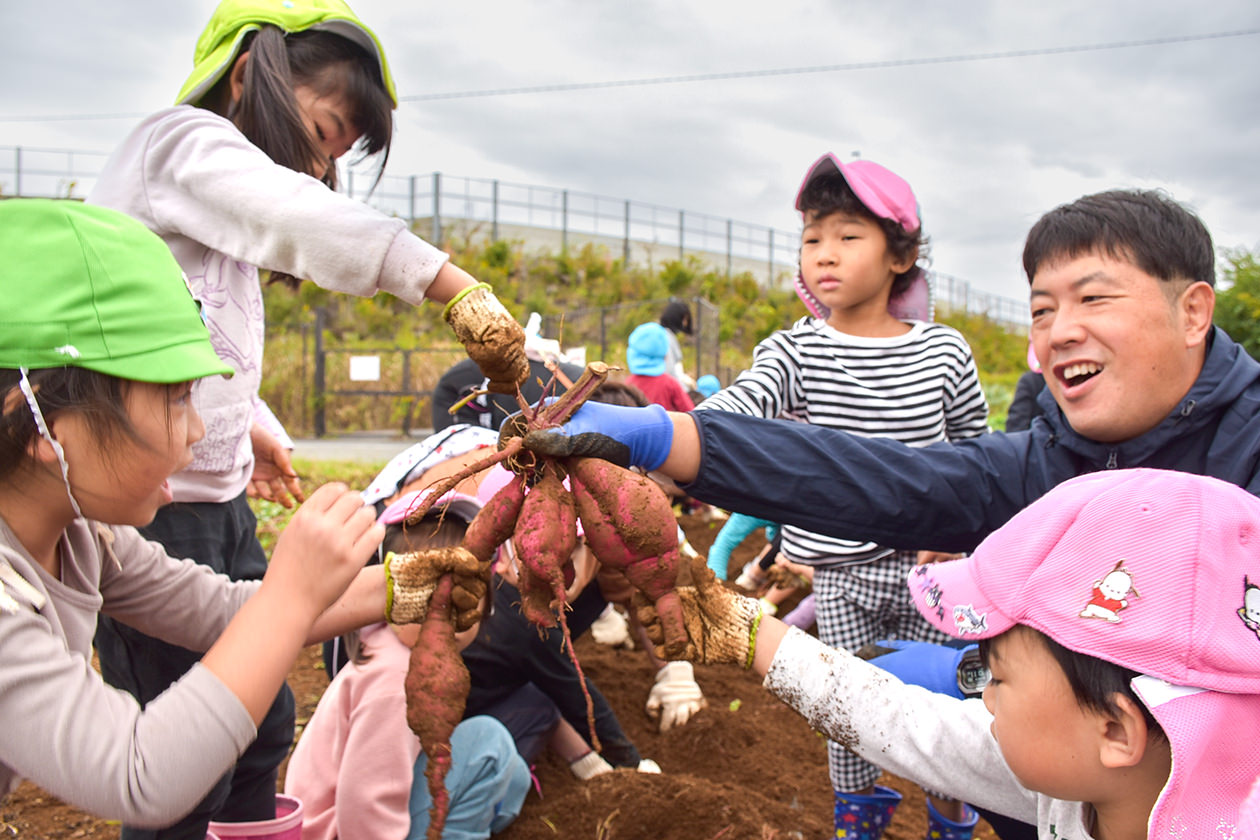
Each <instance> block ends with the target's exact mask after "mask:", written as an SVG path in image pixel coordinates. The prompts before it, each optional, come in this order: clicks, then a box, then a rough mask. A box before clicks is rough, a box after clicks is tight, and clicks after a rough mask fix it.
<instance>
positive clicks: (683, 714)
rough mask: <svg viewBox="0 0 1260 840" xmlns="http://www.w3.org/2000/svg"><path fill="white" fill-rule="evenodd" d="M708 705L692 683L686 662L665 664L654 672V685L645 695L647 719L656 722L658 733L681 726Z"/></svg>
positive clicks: (690, 671)
mask: <svg viewBox="0 0 1260 840" xmlns="http://www.w3.org/2000/svg"><path fill="white" fill-rule="evenodd" d="M707 705H709V703H708V701H707V700H705V699H704V694H702V693H701V692H700V686H699V685H697V684H696V676H695V671H694V670H693V669H692V666H691V663H690V662H666V663H665V667H663V668H661V669H660V670H659V671H657V672H656V684H655V685H653V686H652V690H651V691H650V692H649V693H648V699H647V706H646V710H647V713H648V717H650V718H652V720H659V721H660V725H661V732H668V731H669V730H670V729H671V728H672V727H674V726H682V725H683V724H684V723H686V722H687V721H688V720H690V719H691V716H692V715H694V714H695V713H696V712H698V711H700V710H701V709H703V708H704V707H705V706H707Z"/></svg>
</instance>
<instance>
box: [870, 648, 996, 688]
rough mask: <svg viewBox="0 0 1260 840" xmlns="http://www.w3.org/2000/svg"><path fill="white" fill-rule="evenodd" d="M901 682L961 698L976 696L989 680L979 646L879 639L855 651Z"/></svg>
mask: <svg viewBox="0 0 1260 840" xmlns="http://www.w3.org/2000/svg"><path fill="white" fill-rule="evenodd" d="M857 655H858V656H860V657H862V658H863V659H869V660H870V663H871V664H872V665H878V666H879V667H880V668H883V669H884V670H885V671H887V672H888V673H890V674H892V675H893V676H894V677H896V678H897V679H899V680H901V681H902V682H903V683H908V684H910V685H918V686H922V687H923V688H926V689H927V690H928V691H935V692H936V693H937V694H947V695H949V696H950V697H957V698H958V699H960V700H961V699H964V698H966V697H976V696H978V695H979V694H980V693H981V691H983V689H984V684H985V683H987V682H988V670H987V669H986V668H985V667H984V665H982V664H981V663H980V658H979V652H978V646H977V645H968V646H967V647H964V648H956V647H950V646H949V645H937V644H933V643H931V642H912V641H908V640H906V639H881V640H880V641H878V642H875V643H874V644H873V645H865V646H863V647H862V648H861V649H859V650H858V651H857Z"/></svg>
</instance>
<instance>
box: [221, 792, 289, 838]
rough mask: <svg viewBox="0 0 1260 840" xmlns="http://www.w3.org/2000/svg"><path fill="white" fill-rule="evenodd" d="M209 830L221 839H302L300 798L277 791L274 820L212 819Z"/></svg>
mask: <svg viewBox="0 0 1260 840" xmlns="http://www.w3.org/2000/svg"><path fill="white" fill-rule="evenodd" d="M210 832H211V835H213V836H215V837H219V838H221V839H222V840H229V838H230V839H231V840H302V800H300V799H298V798H297V797H296V796H287V795H285V794H283V793H278V794H276V818H275V819H274V820H256V821H255V822H213V821H212V822H211V823H210Z"/></svg>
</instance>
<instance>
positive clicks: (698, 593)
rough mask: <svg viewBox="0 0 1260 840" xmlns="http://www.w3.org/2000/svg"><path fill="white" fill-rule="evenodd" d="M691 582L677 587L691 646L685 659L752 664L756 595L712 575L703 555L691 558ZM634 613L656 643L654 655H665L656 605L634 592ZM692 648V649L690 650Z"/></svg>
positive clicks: (757, 615) (758, 614) (757, 613)
mask: <svg viewBox="0 0 1260 840" xmlns="http://www.w3.org/2000/svg"><path fill="white" fill-rule="evenodd" d="M690 562H691V570H690V571H691V579H692V581H693V583H691V584H689V585H685V586H679V587H678V589H677V592H678V597H679V598H680V599H681V600H682V606H683V621H684V622H685V623H686V625H687V635H688V636H690V637H691V646H689V647H688V649H687V655H686V658H687V659H690V660H691V661H692V662H699V663H701V664H703V665H719V664H726V665H742V666H744V667H745V668H748V667H750V666H751V663H752V650H751V647H752V643H753V633H752V631H753V627H754V626H755V625H757V624H759V623H760V622H761V607H760V606H759V605H758V603H757V599H755V598H747V597H745V596H743V595H739V594H737V593H736V592H734V591H733V590H731V589H727V588H726V587H725V586H724V585H723V584H722V582H721V581H719V580H718V579H717V577H716V576H715V575H714V574H713V570H712V569H710V568H709V567H708V565H706V563H705V559H704V558H703V557H696V558H694V559H692V560H691V561H690ZM635 601H636V603H637V604H638V609H637V610H636V616H637V617H638V619H639V621H640V622H642V623H643V626H644V627H645V628H647V634H648V637H649V638H650V639H651V640H652V641H653V642H654V643H655V644H656V645H657V650H656V655H657V656H659V657H661V658H662V659H663V658H664V656H665V649H664V647H663V644H662V643H663V642H664V639H665V634H664V631H663V629H662V628H661V624H660V619H659V618H658V617H657V614H656V608H655V607H654V606H653V605H652V604H651V603H649V602H648V601H647V599H645V598H643V596H642V595H641V594H636V596H635ZM693 648H694V650H693Z"/></svg>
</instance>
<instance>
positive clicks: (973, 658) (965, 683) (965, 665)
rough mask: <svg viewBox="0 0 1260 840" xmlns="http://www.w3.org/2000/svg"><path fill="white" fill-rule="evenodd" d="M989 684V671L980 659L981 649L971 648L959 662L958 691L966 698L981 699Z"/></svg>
mask: <svg viewBox="0 0 1260 840" xmlns="http://www.w3.org/2000/svg"><path fill="white" fill-rule="evenodd" d="M988 684H989V669H988V668H987V667H985V664H984V662H983V660H981V659H980V649H979V648H978V647H974V646H973V647H969V648H967V649H966V651H964V652H963V655H962V659H960V660H958V690H959V691H961V692H962V693H963V696H964V697H979V696H980V695H981V694H982V693H983V692H984V687H985V686H986V685H988Z"/></svg>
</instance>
